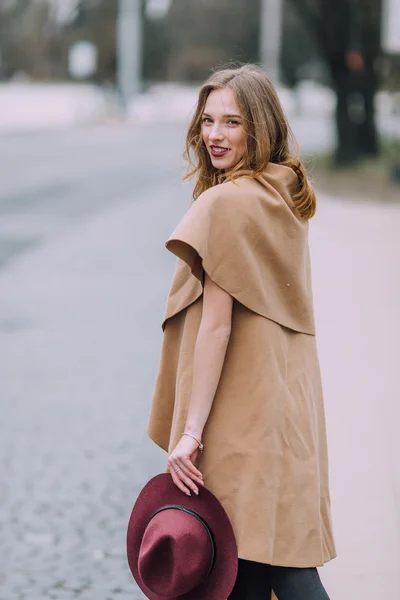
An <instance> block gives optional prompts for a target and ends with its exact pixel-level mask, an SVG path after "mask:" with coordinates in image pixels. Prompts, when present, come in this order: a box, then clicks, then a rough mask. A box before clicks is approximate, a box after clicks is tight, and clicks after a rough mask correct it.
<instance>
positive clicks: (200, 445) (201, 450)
mask: <svg viewBox="0 0 400 600" xmlns="http://www.w3.org/2000/svg"><path fill="white" fill-rule="evenodd" d="M184 435H189V436H190V437H191V438H193V439H194V440H196V442H197V443H198V445H199V450H200V452H203V450H204V446H203V444H202V443H201V441H200V440H198V439H197V437H195V436H194V435H192V434H191V433H186V431H185V433H182V436H184Z"/></svg>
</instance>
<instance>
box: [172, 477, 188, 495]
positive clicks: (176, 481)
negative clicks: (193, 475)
mask: <svg viewBox="0 0 400 600" xmlns="http://www.w3.org/2000/svg"><path fill="white" fill-rule="evenodd" d="M171 477H172V481H173V482H174V484H175V485H176V487H177V488H179V489H180V490H181V492H183V493H184V494H186V495H187V496H191V493H190V490H189V489H188V488H187V487H186V486H185V485H184V484H183V482H182V480H181V479H180V477H178V474H177V473H176V472H175V471H171Z"/></svg>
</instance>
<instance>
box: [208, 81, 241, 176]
mask: <svg viewBox="0 0 400 600" xmlns="http://www.w3.org/2000/svg"><path fill="white" fill-rule="evenodd" d="M201 135H202V138H203V141H204V143H205V145H206V148H207V151H208V153H209V155H210V158H211V162H212V165H213V167H215V168H216V169H222V170H227V169H231V168H232V167H234V166H235V165H237V164H238V162H239V161H240V160H241V158H242V157H243V155H244V153H245V151H246V133H245V131H244V128H243V118H242V116H241V114H240V109H239V106H238V103H237V100H236V98H235V95H234V93H233V91H232V90H231V89H229V88H228V87H225V88H223V89H221V90H213V91H212V92H210V94H209V96H208V98H207V102H206V105H205V107H204V112H203V115H202V126H201Z"/></svg>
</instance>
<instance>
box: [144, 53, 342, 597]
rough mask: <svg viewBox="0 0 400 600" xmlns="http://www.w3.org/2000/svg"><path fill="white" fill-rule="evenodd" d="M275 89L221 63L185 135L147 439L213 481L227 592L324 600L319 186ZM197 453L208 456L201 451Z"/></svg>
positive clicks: (180, 479)
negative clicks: (314, 284)
mask: <svg viewBox="0 0 400 600" xmlns="http://www.w3.org/2000/svg"><path fill="white" fill-rule="evenodd" d="M290 135H291V133H290V128H289V125H288V122H287V120H286V117H285V115H284V112H283V110H282V107H281V105H280V102H279V99H278V96H277V94H276V91H275V89H274V87H273V85H272V83H271V82H270V81H269V79H268V78H267V76H266V75H265V73H264V72H263V71H262V70H261V69H259V68H258V67H256V66H254V65H245V66H242V67H239V68H236V69H224V70H221V71H217V72H215V73H214V74H213V75H212V76H211V77H210V79H209V80H208V81H207V82H206V83H205V84H204V85H203V86H202V88H201V90H200V94H199V99H198V104H197V108H196V111H195V114H194V117H193V119H192V122H191V124H190V126H189V131H188V135H187V156H188V158H189V160H191V162H192V165H193V167H194V168H193V170H192V171H191V173H189V176H192V175H195V176H196V177H197V181H196V185H195V188H194V199H195V202H194V203H193V204H192V206H191V207H190V209H189V210H188V212H187V213H186V215H185V216H184V218H183V219H182V221H181V222H180V223H179V225H178V226H177V228H176V229H175V231H174V232H173V234H172V235H171V237H170V238H169V240H168V241H167V243H166V246H167V248H168V250H170V251H171V252H173V253H174V254H176V255H177V256H178V261H177V265H176V271H175V274H174V279H173V282H172V286H171V290H170V293H169V296H168V301H167V307H166V312H165V316H164V321H163V329H164V339H163V346H162V352H161V361H160V366H159V372H158V376H157V380H156V385H155V390H154V396H153V401H152V407H151V413H150V419H149V434H150V437H151V438H152V439H153V440H154V441H155V442H156V444H158V445H159V446H160V447H161V448H164V450H166V451H167V452H168V453H169V458H168V467H169V470H170V473H171V477H172V479H173V481H174V483H175V484H176V486H177V487H178V488H179V489H180V490H181V491H182V492H184V493H186V494H189V495H190V494H191V493H195V494H198V492H199V488H200V487H201V486H202V485H204V484H205V485H206V486H207V487H208V488H209V489H210V490H211V491H212V492H214V494H215V495H216V496H217V498H218V499H219V500H220V502H221V503H222V505H223V506H224V508H225V510H226V512H227V513H228V515H229V517H230V520H231V522H232V524H233V527H234V531H235V535H236V539H237V543H238V551H239V572H238V577H237V581H236V584H235V587H234V589H233V592H232V594H231V596H230V598H232V599H240V600H243V599H246V598H248V599H251V600H257V599H258V598H259V599H260V600H261V598H263V599H265V598H267V597H268V596H269V595H270V594H271V590H272V589H273V590H274V591H275V594H276V595H277V597H278V598H279V600H285V599H288V600H289V599H290V600H314V599H315V600H319V599H326V598H328V596H327V594H326V592H325V590H324V588H323V586H322V584H321V581H320V579H319V575H318V572H317V570H316V567H318V566H321V565H323V564H324V563H325V562H327V561H329V560H330V559H332V558H334V557H335V556H336V553H335V545H334V540H333V535H332V527H331V517H330V498H329V482H328V465H327V445H326V431H325V420H324V419H325V418H324V408H323V398H322V389H321V382H320V372H319V364H318V356H317V349H316V343H315V328H314V316H313V306H312V295H311V282H310V261H309V252H308V240H307V232H308V220H309V219H310V218H311V217H312V216H313V215H314V213H315V195H314V191H313V189H312V187H311V185H310V183H309V181H308V179H307V176H306V172H305V170H304V167H303V166H302V164H301V162H300V160H299V159H298V158H297V157H296V156H293V155H292V154H291V152H290V149H289V136H290ZM203 447H204V451H203V452H199V450H200V449H202V448H203Z"/></svg>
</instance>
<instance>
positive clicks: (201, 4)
mask: <svg viewBox="0 0 400 600" xmlns="http://www.w3.org/2000/svg"><path fill="white" fill-rule="evenodd" d="M259 15H260V1H259V0H252V1H251V10H249V3H248V1H247V2H246V0H218V2H215V0H173V2H172V6H171V8H170V10H169V13H168V15H167V17H166V19H165V27H166V30H167V32H168V38H169V44H170V49H171V51H170V55H169V60H168V78H169V79H172V80H178V81H179V80H186V81H201V80H203V79H204V78H206V77H207V76H208V75H209V73H210V69H211V68H212V67H214V66H215V65H217V64H221V63H226V62H228V61H255V60H258V46H259Z"/></svg>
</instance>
